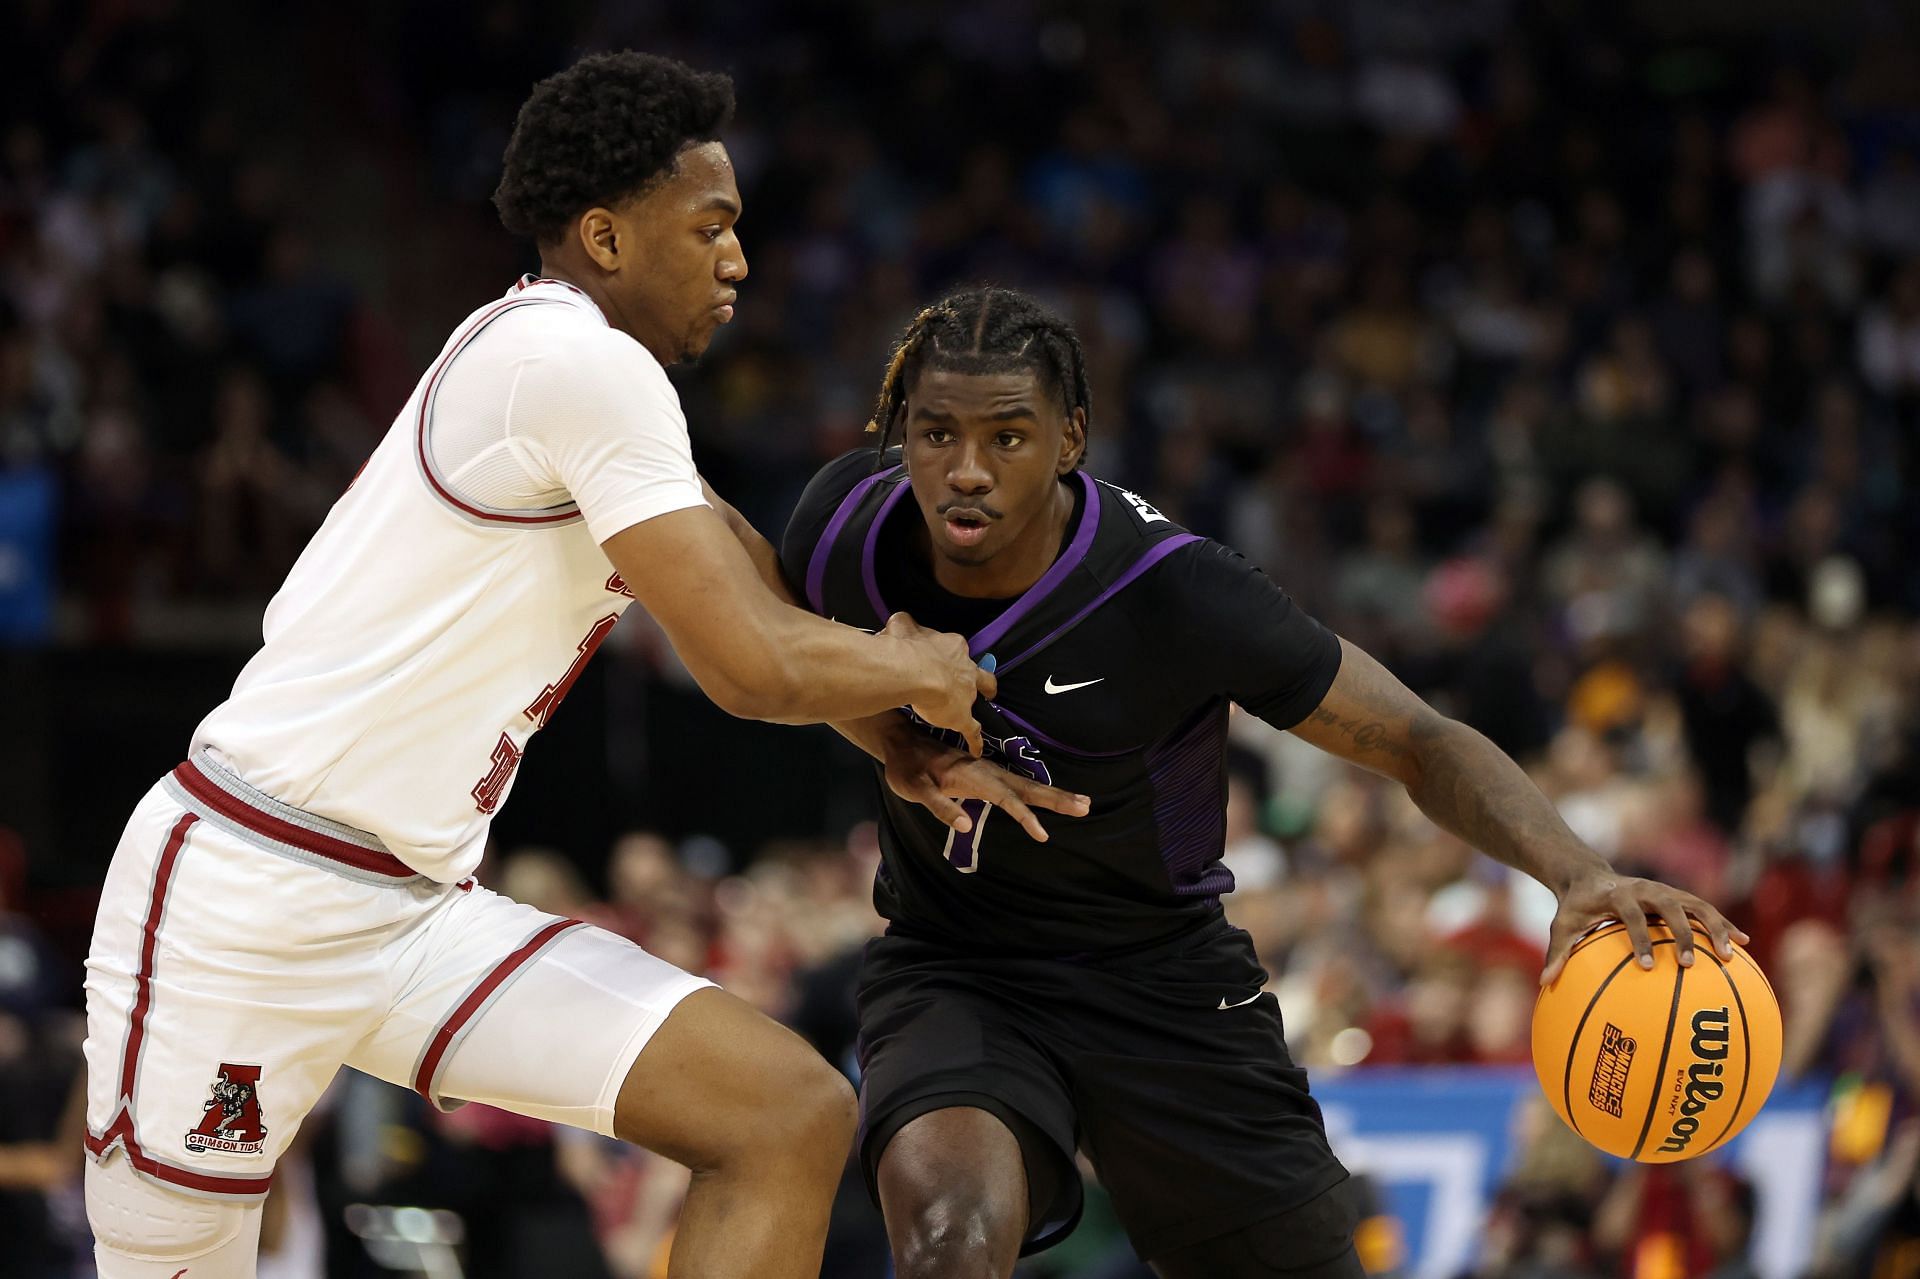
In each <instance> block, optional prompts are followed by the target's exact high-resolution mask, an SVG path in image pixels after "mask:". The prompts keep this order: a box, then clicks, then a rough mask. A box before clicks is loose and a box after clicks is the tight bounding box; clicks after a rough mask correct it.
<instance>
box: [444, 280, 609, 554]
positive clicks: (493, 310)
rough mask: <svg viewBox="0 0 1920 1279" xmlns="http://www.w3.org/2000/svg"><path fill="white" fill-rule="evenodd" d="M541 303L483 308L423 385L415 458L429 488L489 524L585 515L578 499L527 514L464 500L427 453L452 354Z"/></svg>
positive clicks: (515, 301)
mask: <svg viewBox="0 0 1920 1279" xmlns="http://www.w3.org/2000/svg"><path fill="white" fill-rule="evenodd" d="M537 283H545V281H537ZM552 283H554V284H560V283H561V281H559V280H554V281H552ZM524 287H525V282H524V281H523V282H522V283H521V284H520V285H517V286H515V292H516V293H517V292H518V291H519V290H520V289H521V288H524ZM564 287H566V288H573V286H572V285H570V284H569V285H565V286H564ZM574 291H575V292H576V293H577V292H579V290H577V289H575V290H574ZM581 296H582V297H585V296H586V295H585V294H584V293H583V294H581ZM549 304H550V303H549ZM539 305H541V303H540V301H539V300H538V299H535V298H520V297H511V296H510V297H506V298H503V299H501V300H500V301H498V302H495V303H494V304H493V305H492V306H490V307H488V308H487V309H486V310H484V311H482V312H481V313H480V314H479V315H477V316H475V317H474V319H473V323H471V324H469V325H467V327H466V328H465V329H463V330H462V331H461V333H460V336H459V337H457V338H455V339H454V341H453V345H451V346H449V347H448V348H447V351H446V354H444V355H442V356H441V357H440V360H439V362H438V363H437V364H435V365H434V366H433V372H432V373H431V374H429V375H428V377H427V383H426V386H425V387H424V388H422V390H421V392H420V418H419V421H418V422H417V423H415V425H414V431H413V445H414V452H415V455H416V459H417V460H418V461H419V463H420V473H421V474H422V475H424V476H426V479H427V485H428V487H430V488H431V489H432V490H433V492H434V494H435V496H437V497H438V498H439V499H440V500H441V501H443V502H445V503H446V504H447V505H448V506H451V507H453V508H454V509H455V510H457V511H459V512H460V513H461V514H463V515H466V516H468V517H470V518H472V519H476V520H484V521H485V522H487V523H489V524H517V525H524V526H531V527H539V526H541V525H545V524H562V523H567V522H570V521H573V520H577V519H580V518H582V517H581V514H580V507H579V504H578V503H575V502H568V503H566V504H565V505H564V506H559V507H555V508H553V509H552V510H548V511H533V512H529V513H527V514H525V515H515V514H510V513H507V512H503V511H491V510H486V509H484V508H482V507H478V506H475V505H474V504H473V503H471V502H468V501H466V500H464V499H462V498H461V497H460V496H459V495H458V494H456V493H454V492H453V490H452V489H449V488H448V487H447V486H446V485H444V484H442V483H441V482H440V477H439V476H437V475H435V474H434V473H433V459H432V457H431V456H429V454H428V449H427V417H428V411H429V410H430V409H431V408H432V407H433V394H434V391H435V390H436V389H438V387H439V385H440V379H441V378H442V377H444V376H445V375H446V372H447V369H448V367H449V366H450V365H452V363H453V357H454V356H456V355H458V354H460V352H461V350H462V349H463V348H464V347H465V346H466V345H467V343H468V342H471V341H472V340H473V339H474V337H475V336H476V335H477V334H478V333H479V332H480V330H481V329H483V328H485V327H486V326H487V325H489V324H491V323H493V321H495V320H497V319H499V318H500V317H501V316H502V315H505V314H506V313H507V312H508V311H511V310H513V309H514V308H515V307H518V306H539Z"/></svg>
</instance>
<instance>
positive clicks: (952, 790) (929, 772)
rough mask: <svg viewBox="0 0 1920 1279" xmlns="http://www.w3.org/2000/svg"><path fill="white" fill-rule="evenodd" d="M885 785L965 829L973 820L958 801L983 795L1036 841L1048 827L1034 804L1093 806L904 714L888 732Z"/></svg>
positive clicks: (1054, 808) (1063, 808)
mask: <svg viewBox="0 0 1920 1279" xmlns="http://www.w3.org/2000/svg"><path fill="white" fill-rule="evenodd" d="M883 762H884V763H885V766H886V771H887V785H888V786H889V787H890V788H892V790H893V793H894V794H896V795H898V796H899V797H900V798H901V799H904V800H907V801H908V802H910V803H914V804H918V805H920V806H921V807H922V808H924V809H926V810H927V811H928V812H930V813H932V814H933V815H934V816H935V817H938V818H939V819H940V820H941V821H943V822H945V823H946V824H947V825H949V826H951V827H953V829H954V830H956V831H958V832H960V833H961V834H962V835H964V834H966V833H967V832H968V831H970V830H972V829H973V820H972V818H970V817H968V816H967V813H966V810H965V809H964V808H962V807H961V805H960V803H959V801H960V800H963V799H980V800H985V801H986V802H987V803H989V804H992V805H993V806H994V807H995V808H998V809H1000V810H1001V811H1002V812H1004V813H1006V814H1007V815H1009V816H1010V817H1012V818H1013V819H1014V820H1015V821H1017V822H1019V823H1020V828H1021V829H1022V830H1024V831H1026V832H1027V834H1028V835H1029V836H1031V837H1032V838H1033V840H1034V841H1035V842H1036V843H1042V844H1044V843H1046V842H1047V832H1046V829H1045V828H1044V827H1042V826H1041V825H1040V819H1039V818H1038V817H1037V816H1035V815H1034V811H1033V810H1034V809H1036V808H1044V809H1046V810H1048V811H1049V812H1054V813H1060V814H1062V815H1064V816H1067V817H1085V816H1086V815H1087V810H1088V809H1089V808H1090V807H1091V804H1090V803H1089V801H1088V799H1087V797H1086V796H1085V795H1075V794H1073V793H1071V792H1069V791H1063V790H1060V789H1058V788H1056V787H1053V786H1047V785H1044V784H1042V783H1040V782H1036V781H1034V780H1033V779H1032V778H1031V777H1022V776H1021V775H1020V774H1018V773H1014V772H1009V771H1008V770H1007V769H1004V768H1002V767H1000V766H999V765H998V764H993V763H989V762H988V761H986V760H984V759H975V758H973V757H972V756H970V755H968V754H967V753H966V752H964V751H958V750H955V749H954V748H953V747H951V746H948V745H946V744H945V743H944V742H939V741H936V740H935V739H934V738H932V737H930V736H928V735H927V734H925V733H922V732H920V731H918V730H917V729H915V728H914V727H913V726H912V725H911V724H909V723H907V722H906V720H905V718H904V717H902V718H901V720H900V727H899V728H898V729H897V730H895V731H894V732H891V733H889V734H888V736H887V744H886V756H885V759H884V761H883Z"/></svg>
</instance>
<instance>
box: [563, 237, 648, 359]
mask: <svg viewBox="0 0 1920 1279" xmlns="http://www.w3.org/2000/svg"><path fill="white" fill-rule="evenodd" d="M540 278H541V279H543V280H558V281H560V282H561V283H562V284H571V285H572V286H573V287H574V288H576V289H578V290H580V291H581V292H582V293H584V294H586V295H587V300H588V301H590V302H592V303H593V304H594V305H595V306H597V307H599V308H600V314H601V315H603V316H605V317H606V320H607V323H608V324H610V325H612V326H613V327H614V328H616V329H619V330H620V331H621V332H622V333H624V334H626V335H627V336H628V337H630V338H632V339H633V340H634V341H636V342H638V343H639V344H640V345H641V346H644V347H646V348H647V349H648V350H649V351H652V352H653V358H654V359H656V360H658V361H660V363H661V364H662V365H667V364H671V363H673V362H674V356H675V353H673V352H671V351H665V350H661V349H659V348H658V347H657V346H656V345H655V344H654V343H653V342H649V341H648V340H647V338H646V335H644V334H642V333H641V332H640V331H639V330H638V329H637V328H635V327H634V325H633V324H632V323H631V322H630V321H629V320H628V317H627V315H626V314H625V313H624V312H623V311H622V309H621V307H620V304H619V302H618V300H617V299H615V298H614V296H613V295H612V294H611V293H609V292H608V291H607V290H606V288H605V287H603V286H602V285H601V283H600V281H599V279H598V278H596V277H595V276H594V274H593V273H592V272H590V271H579V270H575V269H573V268H572V267H570V266H568V265H567V264H566V263H565V262H556V261H555V260H554V259H552V258H550V257H546V256H544V255H542V257H541V258H540Z"/></svg>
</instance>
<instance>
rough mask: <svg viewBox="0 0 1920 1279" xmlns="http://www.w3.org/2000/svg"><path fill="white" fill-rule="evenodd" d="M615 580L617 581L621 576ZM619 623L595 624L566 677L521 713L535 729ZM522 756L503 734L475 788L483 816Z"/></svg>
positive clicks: (615, 618)
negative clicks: (489, 764)
mask: <svg viewBox="0 0 1920 1279" xmlns="http://www.w3.org/2000/svg"><path fill="white" fill-rule="evenodd" d="M615 576H616V577H617V576H618V574H616V575H615ZM607 589H609V590H612V589H613V584H612V583H611V582H609V583H608V584H607ZM619 620H620V615H619V614H618V613H613V614H609V615H608V616H606V617H603V618H601V619H600V620H599V621H597V622H595V623H594V624H593V629H592V630H590V631H588V632H587V637H586V638H585V639H583V640H581V641H580V647H579V651H578V652H576V653H575V654H574V658H573V661H572V663H571V664H569V665H568V667H567V672H566V674H564V675H562V676H561V677H560V678H559V680H557V681H556V682H554V683H552V684H549V685H547V686H546V687H545V688H543V689H541V690H540V696H538V697H536V698H534V699H533V701H532V702H531V703H529V704H528V706H527V709H526V710H524V711H522V712H521V714H523V715H525V716H526V717H527V718H528V719H530V720H532V721H533V726H534V728H536V729H541V728H545V727H546V726H547V721H548V720H550V719H552V718H553V713H554V712H555V711H556V710H558V709H560V703H561V702H563V701H565V700H566V698H567V694H568V693H570V692H572V691H573V686H574V685H575V684H576V683H578V682H579V680H580V672H581V671H583V670H585V669H586V668H587V663H588V662H590V661H592V660H593V655H594V653H595V652H596V651H597V650H598V649H599V647H600V645H602V644H603V643H605V642H606V639H607V636H608V634H609V633H611V632H612V630H613V628H614V625H615V624H616V623H617V622H619ZM523 754H525V751H523V750H522V749H521V748H520V747H517V746H515V745H514V744H513V739H512V738H510V737H508V736H507V735H506V734H505V733H502V734H500V740H499V741H498V742H497V743H495V745H494V748H493V761H492V764H491V766H490V767H488V769H487V772H486V776H484V777H482V778H481V779H480V780H479V781H477V782H475V783H474V785H473V806H474V808H476V809H477V810H479V811H480V812H482V813H491V812H492V811H493V810H494V809H496V808H498V807H499V806H500V797H501V796H502V795H503V794H505V793H506V789H507V782H508V781H510V780H511V779H512V777H513V770H514V769H515V768H518V767H519V765H520V757H521V756H522V755H523Z"/></svg>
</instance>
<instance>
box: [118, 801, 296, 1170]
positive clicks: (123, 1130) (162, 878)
mask: <svg viewBox="0 0 1920 1279" xmlns="http://www.w3.org/2000/svg"><path fill="white" fill-rule="evenodd" d="M199 820H200V818H199V817H198V816H197V815H196V814H194V813H182V814H181V815H180V820H179V821H177V822H175V823H174V824H173V828H172V829H171V830H169V831H168V832H167V842H166V844H165V845H164V846H163V847H162V848H161V850H160V860H159V861H158V862H157V863H156V864H155V866H154V871H153V888H152V890H151V892H150V893H149V895H148V899H147V917H146V920H145V922H143V923H142V924H141V926H140V962H139V965H138V966H137V967H136V968H135V970H134V974H133V1011H132V1015H131V1016H130V1017H129V1018H128V1021H127V1044H126V1048H125V1049H124V1050H123V1051H122V1053H121V1056H120V1095H119V1106H118V1109H116V1110H115V1111H114V1115H113V1119H112V1121H111V1122H110V1123H108V1124H107V1126H106V1128H105V1129H104V1130H102V1131H101V1132H100V1133H98V1134H95V1133H92V1132H89V1133H87V1135H86V1147H87V1153H88V1154H90V1155H92V1156H93V1157H94V1158H95V1159H104V1158H106V1157H107V1155H108V1154H109V1153H111V1152H112V1150H113V1148H114V1147H115V1146H118V1147H119V1148H120V1149H121V1150H123V1151H125V1152H126V1156H127V1159H128V1160H129V1161H130V1162H131V1163H132V1164H133V1167H134V1170H135V1171H136V1172H140V1173H143V1174H145V1175H146V1176H149V1177H152V1178H154V1179H155V1180H157V1181H163V1182H166V1183H167V1184H168V1185H171V1186H178V1187H180V1188H181V1189H183V1190H192V1191H196V1192H198V1193H200V1194H207V1195H225V1196H233V1197H238V1198H259V1197H260V1196H262V1195H265V1194H266V1193H267V1187H269V1186H270V1185H272V1184H273V1173H272V1172H271V1171H268V1172H266V1173H263V1174H261V1175H259V1176H257V1177H240V1176H229V1175H225V1174H222V1173H212V1172H195V1171H193V1170H192V1169H189V1168H177V1167H175V1166H174V1165H172V1164H168V1163H162V1162H161V1161H160V1160H158V1159H155V1158H154V1157H153V1156H152V1155H150V1154H148V1153H147V1152H146V1151H145V1150H142V1149H141V1148H140V1139H139V1136H138V1135H137V1134H136V1133H135V1131H134V1123H133V1087H134V1083H135V1081H136V1080H137V1079H138V1078H139V1076H140V1048H141V1045H142V1043H143V1042H144V1041H145V1039H146V1035H147V1014H148V1013H149V1012H151V1011H152V1009H153V960H154V952H155V951H156V950H158V949H159V944H160V921H161V919H162V918H164V917H165V915H166V912H167V890H168V889H169V888H170V887H172V884H173V872H174V869H175V867H177V866H178V865H179V862H180V852H181V849H183V848H184V847H185V846H186V842H187V832H188V831H190V830H191V829H193V825H194V823H195V822H197V821H199Z"/></svg>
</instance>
